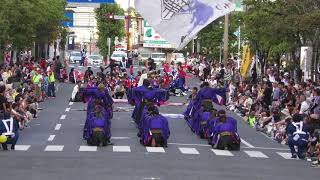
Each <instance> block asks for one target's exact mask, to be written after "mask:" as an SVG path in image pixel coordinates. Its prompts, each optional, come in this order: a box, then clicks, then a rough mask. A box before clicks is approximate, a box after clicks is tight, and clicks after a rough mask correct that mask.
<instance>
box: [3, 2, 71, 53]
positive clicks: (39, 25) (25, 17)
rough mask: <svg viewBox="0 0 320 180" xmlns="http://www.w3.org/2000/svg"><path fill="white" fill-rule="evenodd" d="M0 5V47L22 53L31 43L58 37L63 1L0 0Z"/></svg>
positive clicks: (62, 14)
mask: <svg viewBox="0 0 320 180" xmlns="http://www.w3.org/2000/svg"><path fill="white" fill-rule="evenodd" d="M0 4H1V6H0V46H1V47H5V46H7V45H11V48H12V49H17V50H23V49H26V48H30V47H32V45H33V42H35V41H40V42H48V41H50V40H53V39H56V38H57V37H58V35H59V33H60V25H61V22H62V20H63V19H64V9H65V5H66V1H65V0H54V1H52V0H0ZM1 58H2V57H0V59H1Z"/></svg>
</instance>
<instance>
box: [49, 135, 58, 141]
mask: <svg viewBox="0 0 320 180" xmlns="http://www.w3.org/2000/svg"><path fill="white" fill-rule="evenodd" d="M55 137H56V135H50V136H49V138H48V141H53V140H54V138H55Z"/></svg>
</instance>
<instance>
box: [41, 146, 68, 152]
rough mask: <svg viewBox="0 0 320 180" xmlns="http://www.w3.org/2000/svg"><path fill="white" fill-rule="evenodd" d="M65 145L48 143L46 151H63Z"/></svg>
mask: <svg viewBox="0 0 320 180" xmlns="http://www.w3.org/2000/svg"><path fill="white" fill-rule="evenodd" d="M63 148H64V145H48V146H47V147H46V148H45V149H44V151H52V152H53V151H56V152H58V151H63Z"/></svg>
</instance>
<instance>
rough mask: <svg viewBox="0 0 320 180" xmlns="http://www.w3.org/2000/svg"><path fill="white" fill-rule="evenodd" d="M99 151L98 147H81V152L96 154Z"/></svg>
mask: <svg viewBox="0 0 320 180" xmlns="http://www.w3.org/2000/svg"><path fill="white" fill-rule="evenodd" d="M97 150H98V147H97V146H80V148H79V151H80V152H96V151H97Z"/></svg>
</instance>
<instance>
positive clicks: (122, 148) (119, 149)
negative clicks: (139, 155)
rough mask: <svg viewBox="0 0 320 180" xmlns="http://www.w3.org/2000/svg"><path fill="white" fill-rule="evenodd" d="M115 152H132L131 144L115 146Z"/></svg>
mask: <svg viewBox="0 0 320 180" xmlns="http://www.w3.org/2000/svg"><path fill="white" fill-rule="evenodd" d="M112 148H113V152H131V149H130V146H113V147H112Z"/></svg>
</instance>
